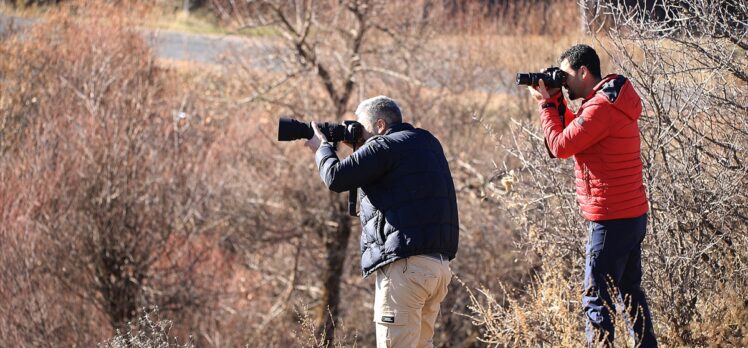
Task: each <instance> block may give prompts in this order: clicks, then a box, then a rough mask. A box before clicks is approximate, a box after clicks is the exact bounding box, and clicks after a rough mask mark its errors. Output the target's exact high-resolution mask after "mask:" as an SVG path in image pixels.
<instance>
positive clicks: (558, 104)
mask: <svg viewBox="0 0 748 348" xmlns="http://www.w3.org/2000/svg"><path fill="white" fill-rule="evenodd" d="M549 103H550V104H553V106H555V107H550V105H549ZM540 105H541V111H540V113H541V120H542V125H543V132H544V133H545V139H546V145H547V146H548V150H549V151H550V152H551V154H552V155H554V156H556V157H560V158H567V157H571V156H574V159H575V162H576V170H575V174H576V186H577V201H578V202H579V207H580V208H581V210H582V215H583V216H584V217H585V218H586V219H587V220H591V221H600V220H613V219H625V218H633V217H637V216H641V215H642V214H644V213H646V212H647V210H648V209H649V204H648V203H647V197H646V194H645V192H644V183H643V182H642V161H641V156H640V140H639V126H638V125H637V120H638V119H639V116H640V115H641V111H642V104H641V99H640V98H639V95H638V94H637V93H636V91H635V90H634V87H633V86H632V85H631V82H630V81H629V80H627V79H626V78H625V77H623V76H620V75H608V76H606V77H605V78H603V80H602V81H601V82H600V83H599V84H598V85H597V86H595V88H594V90H593V92H592V93H590V95H589V96H587V98H585V99H584V102H583V103H582V106H581V107H580V108H579V110H578V111H577V113H576V115H575V114H573V113H571V112H570V111H568V108H567V107H566V103H565V100H564V98H563V94H561V93H560V92H559V93H558V94H556V95H554V96H553V97H551V99H550V100H546V101H543V102H541V103H540ZM543 105H545V107H543ZM559 112H561V113H562V114H563V115H564V117H563V121H562V118H561V117H560V116H559V115H560V114H559Z"/></svg>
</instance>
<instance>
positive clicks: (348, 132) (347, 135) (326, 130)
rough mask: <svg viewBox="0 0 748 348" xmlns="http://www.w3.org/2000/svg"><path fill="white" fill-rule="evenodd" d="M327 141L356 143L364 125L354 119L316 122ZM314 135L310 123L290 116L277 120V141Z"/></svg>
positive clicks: (308, 137)
mask: <svg viewBox="0 0 748 348" xmlns="http://www.w3.org/2000/svg"><path fill="white" fill-rule="evenodd" d="M317 126H318V127H319V129H320V130H321V131H322V134H324V135H325V137H327V141H329V142H332V143H337V142H339V141H344V142H347V143H351V144H358V143H359V142H360V141H361V139H362V138H363V136H364V126H363V125H362V124H361V123H358V122H356V121H343V124H339V123H332V122H324V123H317ZM313 136H314V129H312V123H311V122H309V123H305V122H299V121H297V120H294V119H292V118H290V117H281V118H280V120H278V141H292V140H298V139H311V138H312V137H313Z"/></svg>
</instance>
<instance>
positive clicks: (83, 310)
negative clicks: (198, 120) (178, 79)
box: [0, 2, 221, 346]
mask: <svg viewBox="0 0 748 348" xmlns="http://www.w3.org/2000/svg"><path fill="white" fill-rule="evenodd" d="M125 22H126V19H125V18H124V17H122V16H121V15H120V14H119V13H118V11H117V10H116V9H114V8H112V7H109V6H107V5H97V4H96V3H83V2H82V3H73V4H71V5H70V6H69V7H66V8H65V9H63V10H62V11H60V12H58V13H57V14H55V15H52V16H50V17H49V18H48V19H47V20H46V21H44V22H43V23H39V24H37V25H35V26H34V27H33V28H32V29H31V30H30V31H29V32H27V33H24V34H23V35H15V36H12V37H9V38H6V39H5V40H4V41H3V42H2V45H0V51H1V52H2V53H1V54H2V56H3V57H4V59H3V61H2V62H1V63H0V71H2V97H0V98H1V99H0V108H1V110H2V118H3V128H2V133H1V134H2V140H3V141H2V150H1V151H2V153H3V161H2V163H1V164H0V166H1V167H0V173H1V174H0V175H1V176H2V178H3V180H2V183H1V184H0V211H1V212H2V215H1V216H2V224H1V226H2V227H0V228H1V229H2V234H1V235H0V236H1V237H2V239H3V242H2V248H3V250H2V252H1V253H0V254H2V258H3V260H2V266H0V267H2V269H0V277H2V281H0V292H2V294H3V297H4V298H12V300H10V301H2V302H0V306H2V311H3V312H4V313H11V315H8V316H5V318H4V321H5V322H4V325H2V329H3V330H5V331H6V332H4V333H3V337H6V338H8V340H9V341H11V342H15V343H17V346H39V345H49V346H60V345H87V346H90V345H93V344H95V342H97V341H100V340H101V339H102V338H103V337H104V336H105V335H106V334H107V332H111V331H110V330H112V328H119V327H123V326H124V325H125V324H126V323H127V322H128V321H130V320H132V319H134V318H135V315H136V311H137V309H138V308H140V307H141V306H144V305H147V304H155V305H158V306H160V307H161V308H162V309H163V310H164V311H165V312H167V313H172V315H174V316H176V318H178V319H182V318H184V317H185V316H188V315H189V314H190V313H193V312H195V311H199V310H202V309H205V308H209V307H210V305H211V303H212V301H213V300H212V298H213V294H214V293H215V292H216V291H217V289H220V286H221V285H220V283H219V282H218V283H216V282H213V281H212V280H211V281H210V282H208V280H210V277H211V276H212V275H211V274H210V273H206V271H208V269H206V268H207V266H206V262H216V263H214V264H211V266H218V265H220V257H216V256H214V255H210V253H209V250H208V248H206V247H205V246H206V245H209V244H206V243H209V242H210V239H211V237H210V235H209V234H203V233H200V232H201V229H202V228H203V226H204V225H205V224H206V220H205V219H203V217H202V216H203V215H202V213H201V212H202V211H204V209H205V207H204V206H203V199H204V198H205V196H206V190H205V189H204V185H203V184H202V182H201V180H200V179H201V176H202V174H203V173H204V171H205V167H203V166H202V158H203V156H204V155H205V154H206V152H204V151H201V145H202V144H201V143H203V142H206V141H208V140H209V137H208V136H207V135H206V134H196V133H195V132H192V131H191V130H190V129H185V128H184V127H183V123H182V121H180V119H179V118H178V117H176V115H177V114H176V111H177V110H178V107H179V105H178V104H177V103H176V102H175V101H176V100H178V97H177V94H176V93H175V90H174V89H173V85H171V84H170V82H169V81H170V76H169V75H170V74H169V73H168V72H166V71H163V70H162V69H159V68H158V67H157V66H156V65H155V61H154V57H153V54H152V53H151V51H150V49H149V48H148V46H147V45H146V44H145V42H144V41H143V40H142V38H141V36H140V34H139V33H138V32H136V31H134V30H132V29H128V28H127V27H126V26H125ZM211 271H212V272H213V274H220V271H215V270H211ZM19 275H23V276H19ZM76 312H77V315H76V314H75V313H76Z"/></svg>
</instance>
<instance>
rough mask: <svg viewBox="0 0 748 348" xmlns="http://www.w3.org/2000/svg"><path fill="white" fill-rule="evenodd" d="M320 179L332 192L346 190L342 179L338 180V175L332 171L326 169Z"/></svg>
mask: <svg viewBox="0 0 748 348" xmlns="http://www.w3.org/2000/svg"><path fill="white" fill-rule="evenodd" d="M322 181H324V182H325V186H327V189H328V190H330V191H332V192H337V193H341V192H343V191H345V190H346V188H345V186H344V185H343V182H342V180H340V177H339V176H337V175H335V173H334V172H333V171H328V172H327V173H325V175H324V176H323V178H322Z"/></svg>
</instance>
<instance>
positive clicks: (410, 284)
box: [374, 256, 452, 348]
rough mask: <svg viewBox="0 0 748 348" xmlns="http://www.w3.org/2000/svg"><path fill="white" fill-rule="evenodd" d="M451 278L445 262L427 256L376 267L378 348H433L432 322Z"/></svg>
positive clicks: (375, 305)
mask: <svg viewBox="0 0 748 348" xmlns="http://www.w3.org/2000/svg"><path fill="white" fill-rule="evenodd" d="M451 277H452V273H451V271H450V269H449V262H448V261H442V260H438V259H433V258H429V257H426V256H412V257H409V258H407V259H400V260H397V261H395V262H393V263H391V264H389V265H387V266H385V267H383V268H382V269H380V270H378V271H377V284H376V291H375V294H374V322H375V323H376V333H377V335H376V336H377V347H378V348H391V347H395V348H402V347H413V348H416V347H418V348H420V347H433V341H432V339H433V336H434V324H435V322H436V318H437V316H438V313H439V305H440V304H441V302H442V301H443V300H444V297H446V295H447V287H448V285H449V281H450V280H451Z"/></svg>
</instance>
